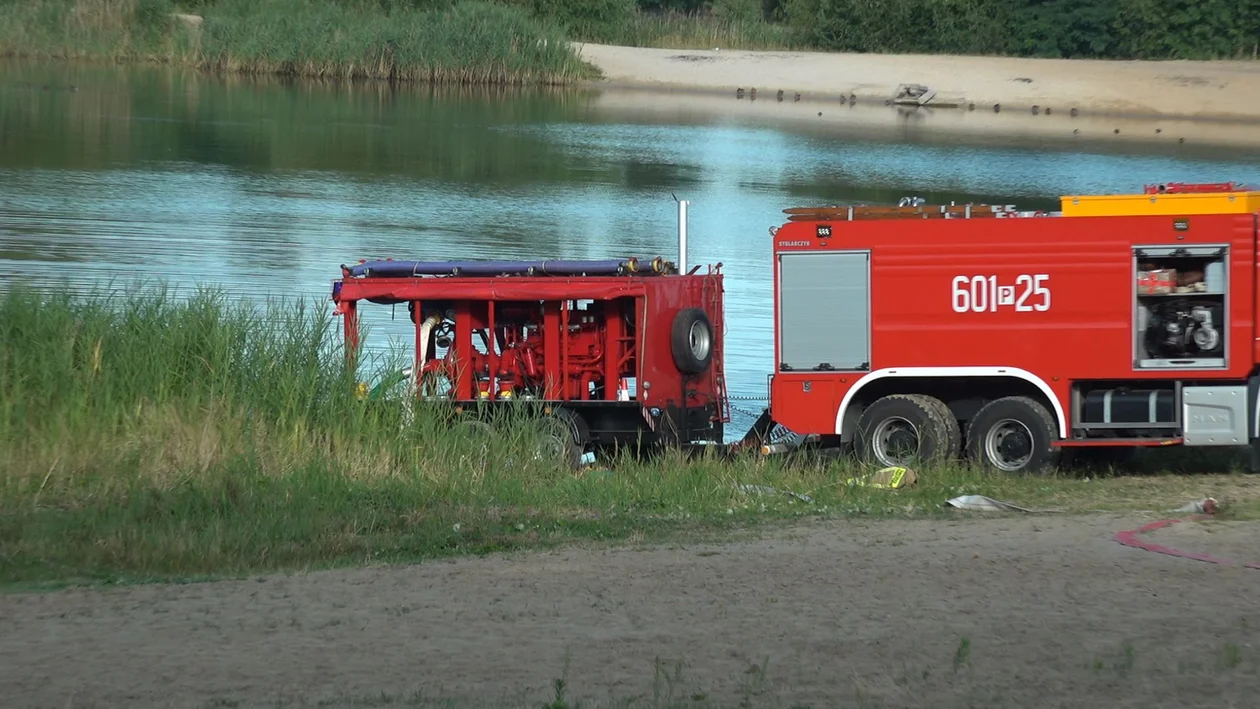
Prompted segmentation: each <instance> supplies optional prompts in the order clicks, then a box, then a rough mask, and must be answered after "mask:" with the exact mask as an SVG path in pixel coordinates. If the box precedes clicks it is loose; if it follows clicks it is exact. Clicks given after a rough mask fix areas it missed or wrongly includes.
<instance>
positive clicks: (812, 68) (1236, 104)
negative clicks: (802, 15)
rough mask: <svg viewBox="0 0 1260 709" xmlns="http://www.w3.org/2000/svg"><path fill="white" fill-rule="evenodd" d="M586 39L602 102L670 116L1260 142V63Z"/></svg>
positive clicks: (951, 132)
mask: <svg viewBox="0 0 1260 709" xmlns="http://www.w3.org/2000/svg"><path fill="white" fill-rule="evenodd" d="M576 49H577V50H578V51H579V52H580V54H581V56H582V57H583V59H585V60H586V61H588V62H590V63H591V64H593V65H595V66H596V67H598V68H599V69H600V70H601V71H602V72H603V74H604V79H603V80H601V81H599V82H595V83H594V84H593V87H595V88H598V89H599V90H600V93H601V99H600V103H601V104H602V105H606V106H608V107H610V108H617V109H618V110H627V109H631V108H633V110H637V111H642V112H647V113H652V114H654V115H656V116H657V117H661V114H669V115H671V116H672V117H673V118H675V119H685V118H686V117H688V116H691V117H694V118H701V117H704V116H712V115H714V114H721V115H740V116H748V117H750V118H772V119H788V120H798V121H807V122H812V123H815V124H823V125H829V126H830V127H831V128H833V129H834V128H835V127H836V126H837V125H844V126H848V127H850V128H853V129H855V130H861V131H863V132H867V131H871V130H877V131H878V130H883V131H897V132H902V133H904V132H905V131H906V130H918V131H921V132H924V133H934V134H949V135H956V134H970V135H973V136H977V137H983V136H986V135H994V134H1002V135H1004V136H1008V137H1009V136H1011V135H1025V136H1028V137H1037V138H1055V137H1058V138H1061V139H1063V140H1074V141H1082V140H1105V141H1110V142H1115V141H1123V142H1134V141H1137V142H1143V143H1146V142H1159V143H1168V144H1173V145H1177V146H1179V145H1190V146H1195V145H1197V146H1218V147H1224V146H1247V147H1260V62H1257V61H1221V62H1195V61H1166V62H1151V61H1096V60H1049V59H1023V58H1010V57H960V56H925V55H873V54H839V53H834V54H833V53H822V52H749V51H727V50H722V49H716V50H671V49H648V48H637V47H618V46H608V45H597V44H581V45H577V46H576ZM901 84H920V85H924V86H926V87H927V88H928V89H930V90H932V91H934V92H935V96H934V98H933V99H932V101H930V102H929V103H928V104H927V105H925V106H923V107H907V106H898V105H889V103H888V101H889V99H891V98H893V97H894V96H895V95H896V92H897V89H898V87H899V86H900V85H901ZM754 89H755V93H754ZM741 90H742V91H741ZM780 92H782V94H780ZM645 94H649V95H651V96H652V98H651V100H646V99H645V98H644V96H645Z"/></svg>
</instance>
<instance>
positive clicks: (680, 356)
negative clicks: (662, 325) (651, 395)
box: [670, 308, 715, 374]
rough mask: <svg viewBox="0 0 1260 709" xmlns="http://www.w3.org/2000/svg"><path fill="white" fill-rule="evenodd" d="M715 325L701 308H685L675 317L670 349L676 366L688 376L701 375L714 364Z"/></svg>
mask: <svg viewBox="0 0 1260 709" xmlns="http://www.w3.org/2000/svg"><path fill="white" fill-rule="evenodd" d="M714 339H715V337H714V331H713V323H712V322H709V316H708V315H706V314H705V312H704V310H703V309H701V308H684V309H682V310H680V311H678V314H677V315H675V316H674V327H673V330H672V331H671V332H670V349H671V350H673V353H674V366H676V367H678V370H679V371H680V372H683V373H686V374H699V373H701V372H703V371H704V370H706V369H708V368H709V364H710V363H712V362H713V341H714Z"/></svg>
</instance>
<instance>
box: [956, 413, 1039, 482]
mask: <svg viewBox="0 0 1260 709" xmlns="http://www.w3.org/2000/svg"><path fill="white" fill-rule="evenodd" d="M1058 437H1059V426H1058V423H1057V422H1056V421H1055V418H1054V415H1053V414H1051V413H1050V411H1049V410H1048V409H1047V408H1046V407H1045V406H1044V405H1042V404H1041V403H1040V402H1038V401H1037V400H1035V399H1031V398H1029V397H1026V396H1007V397H1003V398H1001V399H995V400H993V401H990V402H989V403H987V404H985V405H984V406H983V407H981V408H980V410H979V411H977V412H976V415H975V417H973V418H972V419H971V422H970V424H969V425H968V426H967V454H968V456H969V457H970V458H971V459H972V460H973V461H975V462H976V463H977V464H979V465H980V466H982V467H985V468H989V469H997V470H1000V471H1002V472H1004V473H1040V472H1046V471H1047V470H1049V469H1051V468H1053V467H1055V466H1056V465H1057V464H1058V462H1059V458H1060V452H1059V450H1058V449H1056V448H1054V447H1053V445H1052V444H1053V443H1054V441H1055V440H1056V439H1058Z"/></svg>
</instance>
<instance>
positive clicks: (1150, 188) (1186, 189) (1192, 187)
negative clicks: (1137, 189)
mask: <svg viewBox="0 0 1260 709" xmlns="http://www.w3.org/2000/svg"><path fill="white" fill-rule="evenodd" d="M1251 189H1252V188H1251V187H1249V186H1247V185H1244V184H1242V183H1239V182H1161V183H1158V184H1149V185H1145V186H1144V187H1143V188H1142V193H1143V194H1187V193H1202V192H1248V191H1250V190H1251Z"/></svg>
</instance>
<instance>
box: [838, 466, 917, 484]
mask: <svg viewBox="0 0 1260 709" xmlns="http://www.w3.org/2000/svg"><path fill="white" fill-rule="evenodd" d="M918 481H919V474H918V473H916V472H914V469H913V468H903V467H901V466H892V467H889V468H880V469H879V470H876V471H875V474H874V475H871V476H870V477H866V478H849V479H848V480H846V481H845V483H846V484H848V485H860V486H862V487H873V488H878V489H880V490H900V489H901V488H903V487H914V484H915V483H917V482H918Z"/></svg>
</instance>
